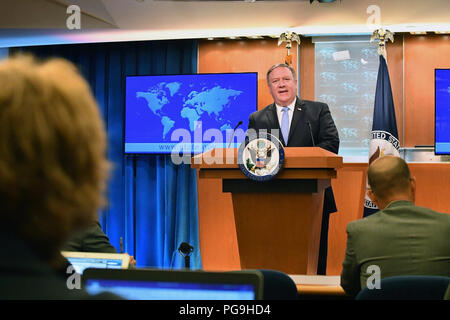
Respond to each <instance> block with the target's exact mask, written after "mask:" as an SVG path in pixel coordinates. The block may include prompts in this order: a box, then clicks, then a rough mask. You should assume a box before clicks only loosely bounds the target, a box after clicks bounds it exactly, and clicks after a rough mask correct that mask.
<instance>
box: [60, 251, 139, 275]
mask: <svg viewBox="0 0 450 320" xmlns="http://www.w3.org/2000/svg"><path fill="white" fill-rule="evenodd" d="M61 254H62V255H63V256H64V257H65V258H66V259H67V260H68V261H69V262H70V264H71V265H72V266H73V268H74V269H75V271H76V272H77V273H79V274H83V272H84V270H85V269H87V268H101V269H127V268H128V264H129V262H130V256H129V255H128V254H126V253H101V252H76V251H61Z"/></svg>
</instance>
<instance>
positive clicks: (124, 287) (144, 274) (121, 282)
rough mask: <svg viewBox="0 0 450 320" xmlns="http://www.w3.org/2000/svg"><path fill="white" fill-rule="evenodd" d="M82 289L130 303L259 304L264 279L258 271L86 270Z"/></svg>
mask: <svg viewBox="0 0 450 320" xmlns="http://www.w3.org/2000/svg"><path fill="white" fill-rule="evenodd" d="M83 288H85V289H86V290H87V292H89V293H90V294H98V293H101V292H112V293H114V294H116V295H118V296H121V297H123V298H125V299H130V300H260V299H262V297H263V295H262V294H263V292H262V291H263V278H262V274H261V273H260V272H258V271H249V272H247V271H245V272H244V271H242V272H206V271H188V270H186V271H185V270H161V269H133V270H116V269H86V270H85V271H84V273H83Z"/></svg>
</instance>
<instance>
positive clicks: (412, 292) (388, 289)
mask: <svg viewBox="0 0 450 320" xmlns="http://www.w3.org/2000/svg"><path fill="white" fill-rule="evenodd" d="M449 283H450V277H441V276H395V277H389V278H384V279H381V281H380V289H369V288H367V287H366V288H364V289H363V290H361V291H360V292H359V293H358V294H357V295H356V297H355V299H356V300H443V299H444V295H445V291H446V290H447V287H448V286H449Z"/></svg>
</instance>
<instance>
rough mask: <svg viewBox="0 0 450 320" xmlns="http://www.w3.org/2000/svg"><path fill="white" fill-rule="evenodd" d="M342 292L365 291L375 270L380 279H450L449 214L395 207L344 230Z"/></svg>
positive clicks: (408, 204)
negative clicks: (344, 248)
mask: <svg viewBox="0 0 450 320" xmlns="http://www.w3.org/2000/svg"><path fill="white" fill-rule="evenodd" d="M347 235H348V237H347V249H346V252H345V260H344V262H343V264H342V266H343V269H342V273H341V286H342V287H343V288H344V290H345V291H346V292H347V293H348V294H350V295H356V294H357V293H358V292H359V291H360V290H361V289H363V288H365V287H366V283H367V279H368V277H370V276H371V275H372V272H373V271H372V272H370V273H368V272H367V268H368V267H369V266H370V265H376V266H378V267H379V268H380V273H381V274H380V276H381V278H387V277H392V276H399V275H439V276H447V277H449V276H450V241H449V235H450V214H447V213H439V212H435V211H433V210H431V209H428V208H424V207H418V206H415V205H414V204H413V203H412V202H409V201H395V202H392V203H391V204H389V205H388V206H387V207H386V208H385V209H384V210H381V211H378V212H377V213H375V214H373V215H371V216H369V217H366V218H364V219H360V220H356V221H353V222H350V223H349V224H348V225H347Z"/></svg>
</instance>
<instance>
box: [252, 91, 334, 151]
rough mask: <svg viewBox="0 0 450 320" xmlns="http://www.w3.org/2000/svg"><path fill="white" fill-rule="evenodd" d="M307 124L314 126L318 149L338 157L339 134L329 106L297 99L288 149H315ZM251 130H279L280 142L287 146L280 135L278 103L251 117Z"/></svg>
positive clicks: (313, 130) (315, 142)
mask: <svg viewBox="0 0 450 320" xmlns="http://www.w3.org/2000/svg"><path fill="white" fill-rule="evenodd" d="M308 122H309V123H310V124H311V130H312V134H313V137H314V144H315V146H316V147H321V148H323V149H325V150H328V151H331V152H333V153H336V154H337V153H338V151H339V134H338V131H337V129H336V125H335V124H334V121H333V118H332V117H331V113H330V109H329V108H328V105H327V104H325V103H322V102H314V101H308V100H300V99H298V98H297V100H296V102H295V108H294V115H293V118H292V123H291V128H290V130H289V139H288V145H287V147H313V141H312V139H311V133H310V130H309V126H308ZM248 128H249V129H255V130H257V131H258V130H261V129H267V130H270V129H278V130H279V138H280V141H281V142H282V143H283V145H284V146H286V143H285V141H284V139H283V136H282V134H281V128H280V124H279V121H278V116H277V110H276V106H275V103H273V104H271V105H268V106H267V107H265V108H264V109H262V110H260V111H256V112H254V113H252V114H251V115H250V117H249V121H248Z"/></svg>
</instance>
